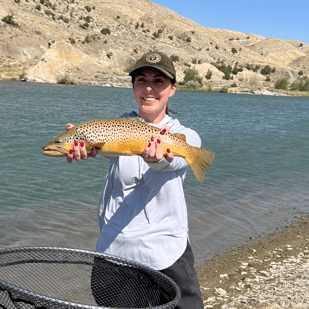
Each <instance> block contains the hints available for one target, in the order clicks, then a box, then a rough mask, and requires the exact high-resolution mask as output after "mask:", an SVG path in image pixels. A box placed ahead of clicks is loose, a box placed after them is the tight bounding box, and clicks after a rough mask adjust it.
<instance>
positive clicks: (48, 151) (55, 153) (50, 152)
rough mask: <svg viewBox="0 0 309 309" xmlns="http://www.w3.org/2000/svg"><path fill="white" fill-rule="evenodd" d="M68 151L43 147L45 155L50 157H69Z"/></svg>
mask: <svg viewBox="0 0 309 309" xmlns="http://www.w3.org/2000/svg"><path fill="white" fill-rule="evenodd" d="M67 153H68V152H67V150H65V149H59V148H57V149H54V148H48V147H47V148H45V147H43V154H44V155H45V156H49V157H65V156H66V155H67Z"/></svg>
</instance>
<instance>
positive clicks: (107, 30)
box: [101, 28, 111, 35]
mask: <svg viewBox="0 0 309 309" xmlns="http://www.w3.org/2000/svg"><path fill="white" fill-rule="evenodd" d="M101 33H102V34H105V35H106V34H111V31H110V29H109V28H103V29H102V30H101Z"/></svg>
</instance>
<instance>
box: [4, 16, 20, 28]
mask: <svg viewBox="0 0 309 309" xmlns="http://www.w3.org/2000/svg"><path fill="white" fill-rule="evenodd" d="M1 20H2V21H3V22H4V23H6V24H8V25H11V26H13V27H18V23H16V22H15V21H14V20H13V16H12V15H7V16H5V17H3V18H2V19H1Z"/></svg>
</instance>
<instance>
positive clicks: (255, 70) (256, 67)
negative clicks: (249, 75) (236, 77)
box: [252, 64, 261, 73]
mask: <svg viewBox="0 0 309 309" xmlns="http://www.w3.org/2000/svg"><path fill="white" fill-rule="evenodd" d="M260 68H261V66H260V65H258V64H257V65H256V66H255V67H254V68H253V69H252V70H253V72H254V73H256V72H257V71H258V70H259V69H260Z"/></svg>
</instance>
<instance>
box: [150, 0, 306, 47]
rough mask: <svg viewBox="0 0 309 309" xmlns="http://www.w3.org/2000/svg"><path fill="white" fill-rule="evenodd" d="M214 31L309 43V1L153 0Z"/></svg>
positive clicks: (152, 0)
mask: <svg viewBox="0 0 309 309" xmlns="http://www.w3.org/2000/svg"><path fill="white" fill-rule="evenodd" d="M150 1H151V2H154V3H157V4H160V5H162V6H164V7H166V8H168V9H171V10H173V11H174V12H176V13H178V14H179V15H182V16H184V17H187V18H189V19H191V20H193V21H195V22H196V23H198V24H200V25H202V26H204V27H210V28H219V29H227V30H233V31H239V32H242V33H252V34H258V35H261V36H263V37H265V38H268V37H276V38H278V39H281V40H299V41H302V42H305V43H309V23H308V20H309V17H308V16H309V0H302V1H298V0H295V1H286V0H281V1H280V0H268V1H265V0H259V1H255V2H254V3H253V2H251V1H250V0H229V1H227V0H212V1H208V0H189V1H184V0H150Z"/></svg>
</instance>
